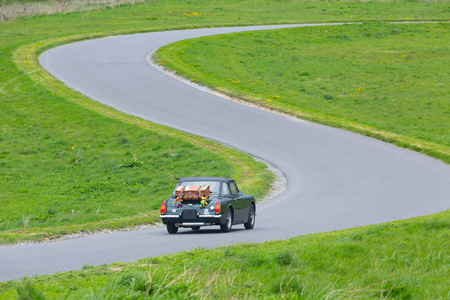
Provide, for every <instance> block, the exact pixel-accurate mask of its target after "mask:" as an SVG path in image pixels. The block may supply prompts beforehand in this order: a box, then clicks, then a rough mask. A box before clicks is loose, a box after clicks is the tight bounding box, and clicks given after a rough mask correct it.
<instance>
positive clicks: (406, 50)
mask: <svg viewBox="0 0 450 300" xmlns="http://www.w3.org/2000/svg"><path fill="white" fill-rule="evenodd" d="M341 5H345V3H344V4H341ZM449 40H450V24H448V23H440V24H404V25H399V24H380V23H371V24H364V25H348V26H330V27H323V28H314V27H308V28H293V29H284V30H276V31H267V32H252V33H237V34H232V35H223V36H213V37H207V38H202V39H194V40H188V41H182V42H178V43H175V44H171V45H168V46H166V47H164V48H162V49H160V50H159V51H158V52H157V53H156V57H157V59H158V61H160V62H161V64H165V66H167V67H168V68H170V69H175V70H177V72H178V73H179V74H180V75H182V76H184V77H186V78H188V79H190V80H192V81H195V82H198V83H200V84H203V85H207V86H209V87H212V88H214V89H216V90H219V91H222V92H223V93H225V94H228V95H230V96H232V97H237V98H240V99H245V100H248V101H250V102H253V103H256V104H257V105H260V106H263V107H268V108H270V109H275V110H278V111H282V112H285V113H288V114H291V115H294V116H297V117H299V118H302V119H307V120H311V121H314V122H318V123H322V124H326V125H331V126H334V127H341V128H345V129H348V130H353V131H355V132H358V133H363V134H367V135H369V136H373V137H375V138H378V139H381V140H384V141H387V142H391V143H394V144H396V145H399V146H402V147H407V148H410V149H413V150H415V151H419V152H423V153H425V154H427V155H430V156H434V157H436V158H438V159H441V160H443V161H445V162H446V163H450V98H449V97H448V95H449V94H450V87H449V86H448V84H446V82H447V81H448V78H450V73H449V70H448V68H445V67H442V66H445V65H447V64H448V58H449V57H450V45H449V43H448V41H449ZM230 45H232V46H231V47H230Z"/></svg>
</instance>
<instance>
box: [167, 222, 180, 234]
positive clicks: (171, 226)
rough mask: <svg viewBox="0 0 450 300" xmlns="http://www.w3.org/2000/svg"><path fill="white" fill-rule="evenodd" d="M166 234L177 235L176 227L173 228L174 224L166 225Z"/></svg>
mask: <svg viewBox="0 0 450 300" xmlns="http://www.w3.org/2000/svg"><path fill="white" fill-rule="evenodd" d="M167 232H168V233H177V232H178V227H177V226H175V223H167Z"/></svg>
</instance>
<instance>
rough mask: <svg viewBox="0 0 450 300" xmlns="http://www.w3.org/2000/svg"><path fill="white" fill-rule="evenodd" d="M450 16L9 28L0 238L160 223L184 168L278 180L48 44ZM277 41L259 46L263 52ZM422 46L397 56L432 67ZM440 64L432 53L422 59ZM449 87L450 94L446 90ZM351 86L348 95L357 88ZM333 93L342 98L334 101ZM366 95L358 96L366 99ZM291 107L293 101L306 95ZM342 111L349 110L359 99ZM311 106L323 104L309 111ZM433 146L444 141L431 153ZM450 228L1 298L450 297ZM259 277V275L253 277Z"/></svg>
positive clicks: (251, 4)
mask: <svg viewBox="0 0 450 300" xmlns="http://www.w3.org/2000/svg"><path fill="white" fill-rule="evenodd" d="M342 4H345V5H342ZM448 12H449V8H448V3H446V2H444V1H437V2H415V1H396V2H377V1H371V2H339V3H337V2H328V1H273V2H272V1H206V0H199V1H156V2H150V3H145V4H137V5H135V6H132V5H124V6H122V7H119V8H116V9H106V10H100V11H91V12H85V13H70V14H57V15H51V16H34V17H27V18H23V19H21V20H20V21H17V22H11V23H0V107H1V108H0V117H1V118H0V178H2V187H3V188H2V189H1V190H0V203H1V204H2V208H3V209H2V212H1V214H0V224H1V225H0V226H1V228H0V243H12V242H17V241H20V240H30V239H31V240H36V239H42V238H44V237H53V236H57V235H59V234H65V233H70V232H77V231H85V230H98V229H105V228H120V227H132V226H133V225H138V224H143V223H148V222H151V221H152V220H154V219H155V218H154V216H152V214H151V212H152V211H155V208H156V207H157V206H158V205H159V203H160V201H161V200H162V199H164V198H165V197H167V195H168V194H167V193H170V192H167V191H170V190H171V189H172V187H173V184H174V183H175V181H176V178H178V177H180V176H188V175H223V176H233V175H234V173H235V171H236V172H237V176H238V179H239V181H240V183H241V185H243V186H244V189H245V190H246V191H247V192H249V193H250V192H256V191H261V189H262V188H264V187H265V186H266V185H267V183H268V182H270V180H271V176H270V174H268V173H267V172H266V171H264V167H263V166H262V165H261V164H258V163H256V164H255V163H254V162H253V161H252V159H251V158H248V157H247V156H245V155H242V154H238V153H237V152H236V151H233V150H229V149H226V148H223V147H220V146H218V145H216V144H214V143H210V142H206V141H203V140H200V139H197V138H194V137H191V136H188V135H185V134H181V133H177V132H175V131H173V130H169V129H167V128H163V127H161V126H157V125H154V124H151V123H149V122H145V121H142V120H139V119H137V118H133V117H129V116H126V115H123V114H121V113H119V112H117V111H114V110H112V109H110V108H107V107H104V106H102V105H99V104H96V103H94V102H92V101H89V100H88V99H85V98H84V97H82V96H81V95H78V94H77V93H75V92H72V91H70V90H68V89H67V88H65V87H64V86H63V85H61V84H59V83H58V82H56V81H55V80H53V79H51V78H50V77H49V76H48V74H46V73H45V72H43V71H42V70H41V69H40V68H39V67H38V66H37V63H36V55H37V54H39V53H40V52H41V51H43V50H44V49H47V48H49V47H52V46H55V45H59V44H62V43H68V42H71V41H75V40H82V39H88V38H95V37H101V36H109V35H118V34H126V33H135V32H145V31H156V30H169V29H181V28H197V27H212V26H215V27H218V26H235V25H249V24H281V23H306V22H335V21H336V22H337V21H379V20H384V21H386V20H446V19H447V18H448ZM365 26H374V27H371V28H377V29H378V30H379V32H381V33H383V35H381V36H379V37H378V40H377V41H381V40H386V39H389V38H401V37H402V38H404V40H405V43H406V42H407V41H409V39H413V40H414V38H415V37H429V38H430V39H431V40H434V41H436V40H439V39H441V38H445V37H448V27H446V26H447V25H423V26H424V27H420V26H422V25H420V26H418V27H414V26H412V27H408V28H419V29H418V30H416V31H414V32H412V33H411V34H409V35H408V34H406V36H404V35H405V31H399V34H392V31H390V32H389V30H388V28H389V27H388V25H383V24H380V25H379V26H380V27H376V26H377V25H374V24H370V25H365ZM433 26H434V27H433ZM399 27H401V26H399ZM330 28H331V27H330ZM344 28H350V27H344ZM359 28H363V29H364V28H366V29H367V28H368V27H364V26H363V27H359ZM396 28H397V27H395V28H394V29H396ZM420 28H429V29H430V30H433V31H431V33H432V34H433V33H434V35H432V36H431V37H430V35H427V33H426V30H420ZM310 30H312V29H310ZM327 30H331V29H327ZM336 30H340V29H336ZM352 30H353V29H352ZM355 30H356V29H355ZM408 30H409V29H408ZM423 31H425V32H423ZM279 32H280V33H282V34H284V35H286V36H285V41H283V42H284V43H290V40H289V39H290V37H289V34H290V32H289V31H279ZM305 32H306V33H307V32H308V31H305ZM377 32H378V31H377ZM407 32H408V31H406V33H407ZM268 34H269V33H268ZM352 34H354V36H352ZM75 35H76V36H75ZM311 35H312V32H310V36H311ZM336 35H339V34H338V33H335V36H334V37H333V36H332V37H331V38H326V40H327V41H328V42H330V43H338V42H339V41H340V39H341V38H342V39H346V38H345V37H337V36H336ZM340 35H347V36H348V37H349V39H351V40H352V42H354V43H361V41H360V40H361V39H362V40H364V39H365V41H372V39H374V38H375V36H373V34H372V36H365V37H364V36H362V37H360V36H357V32H352V31H350V32H344V33H341V34H340ZM322 37H323V36H322ZM242 38H244V36H242ZM447 40H448V38H447ZM244 42H245V41H244ZM205 43H207V42H205ZM291 43H292V42H291ZM375 44H376V43H375ZM430 45H431V44H430ZM267 46H268V45H261V47H263V48H261V49H265V48H264V47H267ZM269 46H271V45H269ZM433 47H437V46H433ZM446 47H447V48H446ZM19 49H20V50H19ZM433 49H435V48H433ZM436 49H437V48H436ZM439 49H444V50H445V49H447V50H445V51H448V46H446V44H444V45H442V47H441V48H439ZM278 50H279V49H278ZM418 51H419V49H418ZM420 51H422V52H423V51H424V50H423V49H420ZM422 52H421V53H422ZM421 53H420V54H419V52H417V56H416V53H409V54H408V55H410V56H411V58H412V62H411V63H409V61H405V60H402V59H405V58H406V56H405V57H401V56H400V60H402V62H401V63H404V64H406V65H408V64H412V65H411V66H414V65H416V64H417V63H421V64H422V63H423V61H422V60H423V59H422V57H421V56H420V55H421ZM447 53H448V52H447ZM356 54H357V53H355V55H356ZM433 55H434V56H433V57H434V58H433V60H434V59H436V58H439V54H438V53H435V54H433ZM375 56H376V55H375ZM446 57H448V54H447V56H446ZM393 58H396V57H395V56H393ZM274 59H275V57H274ZM444 59H445V57H444ZM401 63H399V64H401ZM433 63H434V62H431V59H429V62H428V63H425V64H424V65H422V66H430V65H432V64H433ZM196 67H197V68H198V67H199V66H196ZM349 69H350V68H349ZM442 69H443V68H442V65H441V67H440V68H438V69H435V70H432V69H431V70H427V72H430V73H427V74H432V73H433V72H436V73H437V74H442V73H439V72H443V71H445V70H442ZM305 72H309V74H310V75H309V77H312V75H317V74H315V73H312V71H310V70H306V71H305ZM447 74H448V73H447ZM216 75H217V76H220V74H216ZM444 75H445V74H444ZM367 76H368V75H367ZM303 77H305V82H307V79H308V75H307V74H306V73H305V74H303V75H302V78H303ZM447 77H448V76H447ZM319 78H321V77H319ZM227 79H228V78H227ZM414 80H415V79H414ZM233 81H238V80H237V79H233ZM239 81H240V82H241V81H242V82H244V81H243V80H239ZM319 82H322V83H324V85H323V86H322V85H317V83H316V82H315V81H314V82H311V86H310V87H308V89H307V91H311V92H312V93H314V96H315V97H317V99H320V100H321V101H322V99H321V98H323V99H324V100H327V101H329V104H328V105H330V106H332V105H335V102H336V100H337V99H338V96H339V94H338V96H336V95H335V94H332V93H331V92H332V91H331V90H326V89H331V87H333V86H335V83H332V82H323V80H322V81H319ZM313 83H314V84H313ZM325 83H326V84H325ZM231 84H232V85H236V84H237V83H233V82H231ZM305 84H306V83H305ZM315 84H316V85H315ZM433 84H434V82H433ZM323 87H324V88H325V90H324V89H322V88H323ZM351 87H353V88H356V91H354V93H355V95H358V96H361V95H362V94H363V93H362V92H361V91H357V89H358V88H362V87H364V94H365V95H368V96H370V95H369V91H368V90H367V89H368V87H367V86H365V85H364V86H363V85H361V86H359V85H355V86H353V85H350V87H346V88H347V89H349V88H351ZM305 89H306V88H305ZM309 89H311V90H309ZM439 89H442V90H443V91H445V90H446V89H447V90H448V87H446V86H445V85H444V86H443V87H442V88H439ZM439 89H437V90H438V92H439V91H440V90H439ZM345 92H346V93H345V94H346V95H347V96H348V94H350V93H351V90H345ZM357 92H358V93H357ZM306 93H307V92H304V94H305V95H306ZM267 95H268V97H267V98H266V97H264V98H263V99H262V101H261V102H264V104H266V105H267V104H268V103H270V101H266V100H271V101H272V102H271V103H274V102H275V103H276V102H277V100H279V99H281V95H278V94H272V93H268V94H267ZM327 95H328V97H327V98H330V97H332V98H330V99H325V96H327ZM251 96H252V97H254V95H253V94H251ZM274 96H280V97H279V98H278V97H274ZM339 97H340V96H339ZM399 97H402V96H401V95H400V96H399ZM343 98H344V97H343ZM355 98H356V97H355ZM358 98H359V99H360V102H364V101H367V99H366V98H364V97H358ZM368 99H370V97H369V98H368ZM393 99H395V100H396V101H397V100H398V99H399V98H393ZM339 100H340V99H339ZM363 100H364V101H363ZM381 100H382V99H381ZM381 100H380V101H381ZM444 100H445V99H444ZM447 100H448V99H447ZM400 102H402V101H400ZM404 102H405V101H404ZM327 103H328V102H327ZM350 103H351V101H350ZM425 103H426V102H425ZM445 103H447V102H443V105H444V110H443V111H441V112H439V111H437V115H436V116H435V117H436V118H443V119H442V120H444V121H445V120H448V115H446V113H445V112H446V110H445V108H447V110H448V107H446V106H445ZM288 104H289V105H290V106H295V105H296V102H295V101H293V102H288ZM397 104H398V103H397ZM435 105H437V104H435V103H432V104H431V107H432V108H433V109H435ZM346 109H348V110H351V106H350V108H346ZM398 109H400V108H398ZM313 111H315V109H314V107H313V108H310V111H308V112H309V113H311V112H313ZM435 111H436V110H435ZM386 112H387V110H386ZM351 113H355V114H356V113H357V112H356V111H355V112H353V111H352V112H351ZM420 113H422V112H420ZM333 117H335V115H333ZM415 117H417V119H418V118H419V117H420V116H415ZM335 118H336V119H337V117H335ZM422 118H424V117H422ZM446 118H447V119H446ZM428 119H429V116H427V119H426V120H428ZM418 120H419V119H418ZM358 121H359V119H358ZM362 123H363V124H365V123H364V122H362ZM418 123H419V124H418V125H420V121H418ZM334 125H336V124H334ZM368 125H371V124H368ZM444 125H445V123H444ZM339 126H341V125H339ZM371 126H373V125H371ZM377 126H378V125H377ZM422 127H424V126H422ZM444 129H445V128H444ZM431 130H432V131H433V130H434V129H431ZM392 132H395V131H393V130H391V131H386V130H380V132H379V136H377V137H378V138H384V137H385V136H388V137H389V134H393V133H392ZM401 134H402V135H404V133H402V132H401ZM410 135H411V136H412V137H414V135H413V134H410ZM437 137H438V136H437V135H436V136H433V135H432V134H428V135H424V137H414V138H415V139H419V140H420V141H421V144H420V146H423V145H425V144H426V146H427V147H428V145H432V147H431V150H433V151H438V150H439V151H440V149H441V148H440V147H441V146H440V145H441V144H442V142H444V143H445V141H448V132H447V134H444V135H443V138H442V140H441V141H439V140H438V139H437ZM394 142H397V141H394ZM439 143H441V144H439ZM193 144H196V145H197V144H200V145H201V147H198V146H193ZM433 145H439V147H437V148H436V149H433V147H434V146H433ZM446 147H447V146H446ZM418 148H419V147H418ZM421 149H422V150H423V148H421ZM443 149H444V150H445V149H448V148H445V147H444V148H443ZM433 151H430V152H429V153H430V154H433V153H432V152H433ZM427 153H428V152H427ZM185 157H190V158H191V162H190V163H191V165H194V166H205V168H204V170H205V171H204V172H201V174H199V173H196V172H194V171H192V168H191V167H189V166H187V165H186V163H185ZM206 173H207V174H206ZM252 188H253V190H252ZM449 223H450V222H449V212H448V211H447V212H445V213H442V214H437V215H434V216H428V217H423V218H419V219H415V220H407V221H404V222H397V223H392V224H384V225H377V226H373V227H365V228H359V229H352V230H349V231H344V232H336V233H323V234H317V235H309V236H305V237H298V238H294V239H291V240H288V241H281V242H271V243H266V244H262V245H241V246H238V247H226V248H223V249H217V250H205V249H198V250H196V251H194V252H190V253H181V254H176V255H171V256H164V257H159V258H154V259H153V262H152V264H151V265H152V270H153V271H152V272H153V273H151V274H153V275H149V273H148V265H149V261H148V260H144V261H142V262H137V263H136V264H131V265H122V264H117V265H113V266H102V267H100V268H90V267H86V268H85V269H84V270H83V271H82V272H69V273H64V274H61V275H57V276H55V277H51V276H50V277H47V276H45V277H39V278H33V279H32V280H31V283H30V284H26V283H25V282H21V281H19V282H10V283H1V284H0V295H1V297H2V298H15V297H17V295H18V294H17V293H19V295H21V294H26V293H32V292H33V291H35V292H37V293H38V294H39V291H41V292H42V293H44V294H45V297H47V298H64V296H65V295H68V298H70V297H72V298H76V299H79V298H101V299H104V298H114V297H116V298H124V297H125V296H128V297H129V298H146V297H147V296H148V294H151V295H152V297H160V298H162V297H167V296H172V297H182V296H181V295H184V294H186V293H187V294H188V295H191V296H192V298H202V297H207V296H211V297H215V298H225V297H227V298H230V297H233V296H234V297H239V296H240V295H242V296H243V297H244V296H246V295H247V296H248V297H251V298H261V297H266V298H273V299H279V298H282V297H286V298H292V297H291V296H293V297H297V298H302V297H303V298H305V299H306V298H312V299H317V298H333V299H335V298H353V297H359V298H368V297H377V298H383V297H384V298H386V297H390V298H398V299H402V298H403V299H408V298H417V299H421V298H427V299H430V298H437V299H439V298H441V299H446V298H447V299H448V298H449V297H450V294H449V290H448V286H449V285H450V280H449V278H448V274H449V273H450V272H449V261H448V254H449V245H448V240H449V231H450V229H449V226H448V224H449ZM214 258H216V259H214ZM195 265H198V268H196V267H195ZM183 266H186V269H184V268H183ZM219 270H222V271H219ZM119 271H120V272H119ZM255 273H257V274H260V275H258V276H257V277H255V278H253V277H252V276H253V275H254V274H255ZM167 274H168V277H167V278H166V279H164V278H165V276H166V275H167ZM261 274H264V275H265V274H267V276H262V275H261ZM177 278H178V279H177ZM274 278H275V279H274ZM437 278H439V280H440V281H439V280H438V279H437ZM150 279H152V281H151V282H150ZM226 280H228V284H229V285H231V286H230V287H229V288H227V289H223V288H222V285H220V286H219V284H220V283H221V282H222V281H226ZM17 287H18V289H17ZM219 287H220V288H219ZM147 291H148V293H147ZM164 293H166V294H164ZM177 295H178V296H177Z"/></svg>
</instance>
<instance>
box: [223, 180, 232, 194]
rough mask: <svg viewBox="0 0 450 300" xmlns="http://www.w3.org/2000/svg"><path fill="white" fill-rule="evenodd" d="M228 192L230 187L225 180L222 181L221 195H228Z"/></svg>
mask: <svg viewBox="0 0 450 300" xmlns="http://www.w3.org/2000/svg"><path fill="white" fill-rule="evenodd" d="M229 194H230V188H229V187H228V184H226V183H225V182H224V183H222V195H229Z"/></svg>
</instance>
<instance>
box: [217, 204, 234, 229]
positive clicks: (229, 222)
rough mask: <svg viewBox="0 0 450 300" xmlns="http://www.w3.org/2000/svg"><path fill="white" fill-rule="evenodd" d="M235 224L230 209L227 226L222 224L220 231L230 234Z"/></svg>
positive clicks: (226, 221)
mask: <svg viewBox="0 0 450 300" xmlns="http://www.w3.org/2000/svg"><path fill="white" fill-rule="evenodd" d="M232 224H233V212H232V211H231V209H230V208H228V210H227V219H226V220H225V224H220V230H222V231H223V232H230V231H231V226H232Z"/></svg>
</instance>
